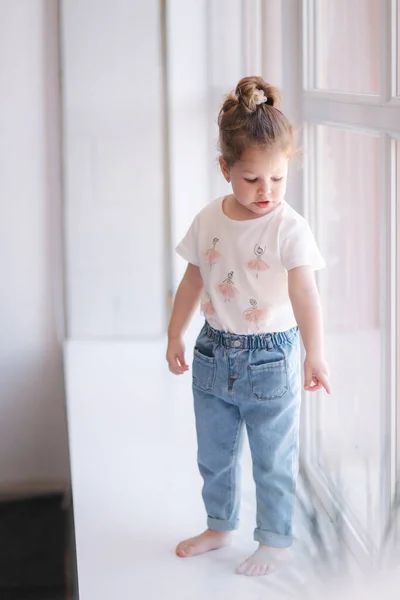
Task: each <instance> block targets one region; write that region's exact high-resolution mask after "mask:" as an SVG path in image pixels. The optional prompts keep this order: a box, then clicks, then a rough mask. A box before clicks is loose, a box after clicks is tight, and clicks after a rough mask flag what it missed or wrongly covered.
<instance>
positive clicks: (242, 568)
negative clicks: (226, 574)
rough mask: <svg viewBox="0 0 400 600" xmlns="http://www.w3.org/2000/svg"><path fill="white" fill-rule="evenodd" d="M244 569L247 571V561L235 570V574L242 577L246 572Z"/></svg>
mask: <svg viewBox="0 0 400 600" xmlns="http://www.w3.org/2000/svg"><path fill="white" fill-rule="evenodd" d="M246 569H247V560H246V561H245V562H244V563H242V564H241V565H240V566H239V567H238V568H237V569H236V573H237V574H238V575H244V573H245V572H246Z"/></svg>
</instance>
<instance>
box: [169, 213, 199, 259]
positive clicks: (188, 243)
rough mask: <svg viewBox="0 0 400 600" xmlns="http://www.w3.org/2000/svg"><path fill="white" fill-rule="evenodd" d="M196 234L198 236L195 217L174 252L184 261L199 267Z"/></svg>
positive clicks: (197, 225)
mask: <svg viewBox="0 0 400 600" xmlns="http://www.w3.org/2000/svg"><path fill="white" fill-rule="evenodd" d="M198 234H199V220H198V217H196V218H195V219H194V221H193V223H192V224H191V226H190V227H189V229H188V231H187V232H186V235H185V237H184V238H183V239H182V240H181V241H180V242H179V244H178V245H177V247H176V248H175V251H176V252H177V254H179V256H181V257H182V258H183V259H184V260H186V261H187V262H189V263H191V264H192V265H196V266H197V267H198V266H199V265H200V261H199V253H198Z"/></svg>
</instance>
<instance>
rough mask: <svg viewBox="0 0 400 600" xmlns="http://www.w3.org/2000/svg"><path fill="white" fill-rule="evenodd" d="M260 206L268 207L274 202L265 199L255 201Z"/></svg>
mask: <svg viewBox="0 0 400 600" xmlns="http://www.w3.org/2000/svg"><path fill="white" fill-rule="evenodd" d="M254 204H255V205H256V206H258V207H259V208H267V207H268V206H270V205H271V204H272V202H271V200H264V201H263V202H254Z"/></svg>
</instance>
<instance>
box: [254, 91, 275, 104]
mask: <svg viewBox="0 0 400 600" xmlns="http://www.w3.org/2000/svg"><path fill="white" fill-rule="evenodd" d="M253 97H254V102H255V104H256V106H258V105H259V104H263V103H264V102H266V103H267V104H268V105H269V106H273V105H274V99H273V98H271V96H267V97H266V96H265V95H264V90H258V89H257V90H255V92H254V96H253Z"/></svg>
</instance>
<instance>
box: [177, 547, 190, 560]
mask: <svg viewBox="0 0 400 600" xmlns="http://www.w3.org/2000/svg"><path fill="white" fill-rule="evenodd" d="M192 552H193V548H192V547H191V546H187V545H185V544H182V545H179V546H178V547H177V549H176V553H177V555H178V556H180V557H181V558H187V557H188V556H191V554H192Z"/></svg>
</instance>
